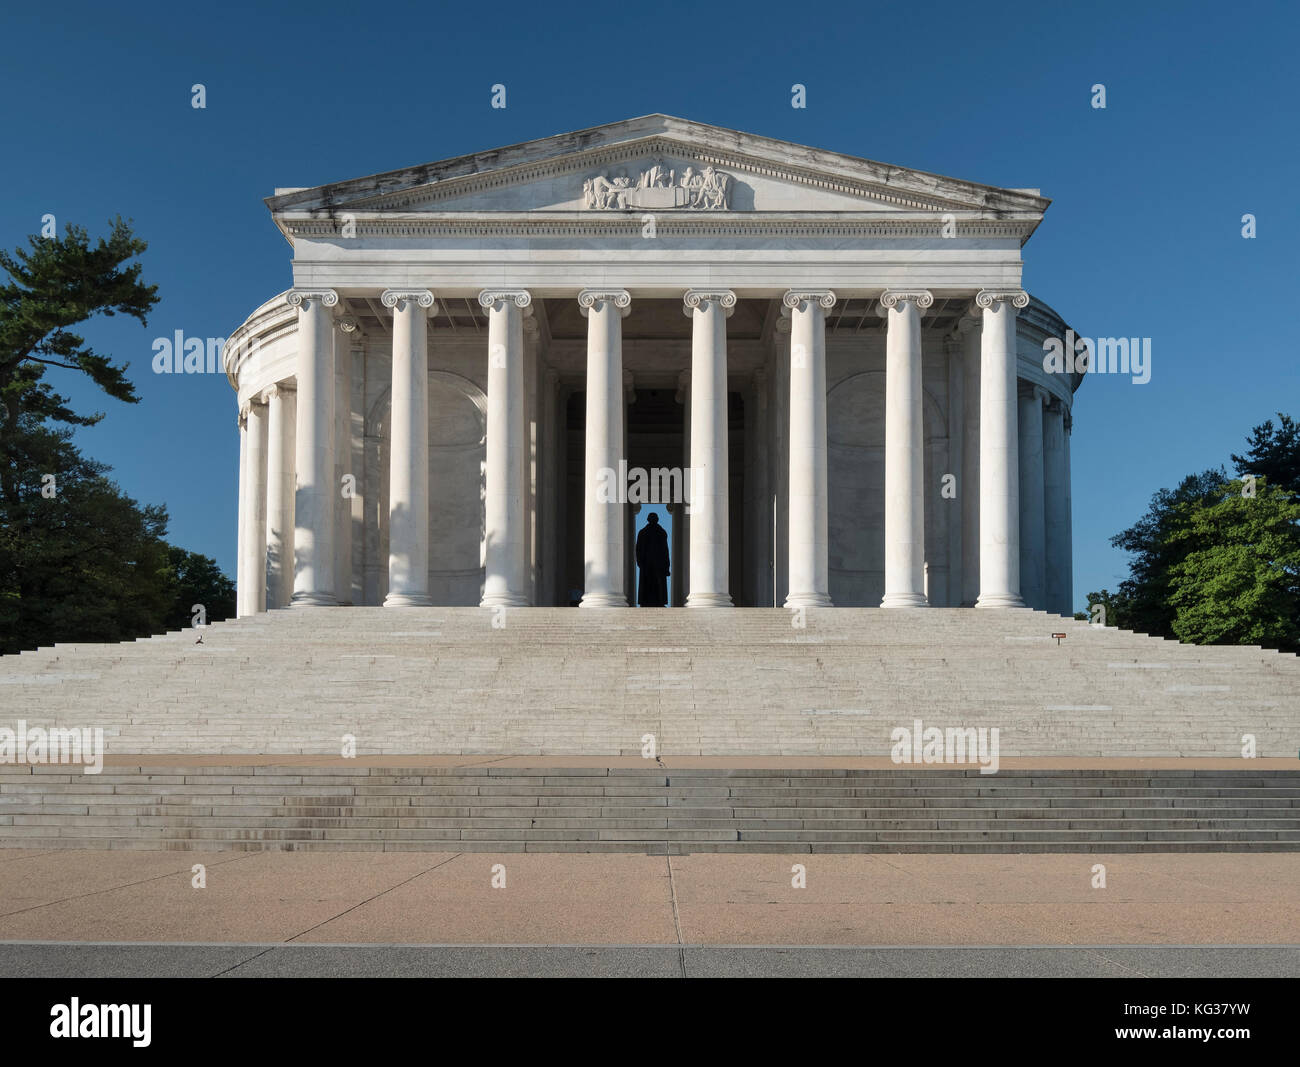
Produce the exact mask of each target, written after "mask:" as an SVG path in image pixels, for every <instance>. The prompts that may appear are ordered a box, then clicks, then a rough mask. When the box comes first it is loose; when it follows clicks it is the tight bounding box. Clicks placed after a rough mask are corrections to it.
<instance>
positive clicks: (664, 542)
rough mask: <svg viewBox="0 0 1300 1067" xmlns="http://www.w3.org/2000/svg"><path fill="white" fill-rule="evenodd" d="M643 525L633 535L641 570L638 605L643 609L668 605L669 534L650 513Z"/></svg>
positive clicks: (638, 565) (638, 584) (638, 583)
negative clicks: (638, 531)
mask: <svg viewBox="0 0 1300 1067" xmlns="http://www.w3.org/2000/svg"><path fill="white" fill-rule="evenodd" d="M645 521H646V524H645V526H644V527H642V529H641V532H640V533H639V534H637V535H636V565H637V567H638V569H639V570H640V572H641V573H640V581H638V582H637V601H636V602H637V603H638V604H639V605H641V607H643V608H663V607H667V606H668V575H669V574H671V573H672V571H671V570H670V569H669V563H670V560H669V557H668V532H667V531H666V530H665V529H664V528H663V527H662V526H660V525H659V516H658V515H657V514H655V513H654V512H653V511H652V512H650V514H649V515H647V516H646V520H645Z"/></svg>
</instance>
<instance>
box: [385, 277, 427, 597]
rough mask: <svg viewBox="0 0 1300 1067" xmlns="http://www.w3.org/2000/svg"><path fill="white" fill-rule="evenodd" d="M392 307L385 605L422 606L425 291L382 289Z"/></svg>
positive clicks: (424, 588) (424, 580)
mask: <svg viewBox="0 0 1300 1067" xmlns="http://www.w3.org/2000/svg"><path fill="white" fill-rule="evenodd" d="M380 299H381V300H382V301H383V304H384V306H385V307H390V308H392V309H393V390H392V417H391V419H390V420H389V421H390V425H391V434H390V438H389V455H390V461H389V473H388V596H387V597H385V598H384V607H386V608H388V607H422V606H425V605H427V604H430V603H432V601H431V600H430V598H429V350H428V329H429V327H428V318H427V316H426V314H425V309H427V308H430V307H432V306H433V294H432V293H431V292H429V291H428V290H427V289H422V290H414V291H406V292H402V291H396V290H392V289H388V290H385V291H384V293H383V294H382V296H381V298H380Z"/></svg>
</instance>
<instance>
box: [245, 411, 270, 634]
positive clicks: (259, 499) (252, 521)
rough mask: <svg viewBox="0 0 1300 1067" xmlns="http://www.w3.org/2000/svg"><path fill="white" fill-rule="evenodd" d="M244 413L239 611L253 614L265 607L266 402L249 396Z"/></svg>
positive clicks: (263, 609)
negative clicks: (243, 479) (244, 438)
mask: <svg viewBox="0 0 1300 1067" xmlns="http://www.w3.org/2000/svg"><path fill="white" fill-rule="evenodd" d="M244 412H245V433H246V437H247V445H248V451H247V453H246V457H245V458H246V459H247V474H248V480H247V482H246V484H245V487H244V500H243V507H242V508H241V510H240V513H239V524H240V527H241V528H242V530H243V538H242V540H241V546H242V551H243V559H242V561H241V568H240V569H241V571H242V573H243V578H242V582H243V584H242V585H241V586H240V587H239V590H238V592H239V614H240V615H256V614H257V613H258V612H262V611H265V610H266V488H267V484H266V483H267V478H266V444H267V410H266V402H265V401H264V400H263V399H262V398H261V397H253V398H252V400H250V401H249V403H248V404H247V405H246V407H245V409H244Z"/></svg>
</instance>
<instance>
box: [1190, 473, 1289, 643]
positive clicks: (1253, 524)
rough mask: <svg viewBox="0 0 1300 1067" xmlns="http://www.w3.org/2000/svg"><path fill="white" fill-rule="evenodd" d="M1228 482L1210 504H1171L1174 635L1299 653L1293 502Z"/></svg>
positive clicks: (1271, 490)
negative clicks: (1174, 559)
mask: <svg viewBox="0 0 1300 1067" xmlns="http://www.w3.org/2000/svg"><path fill="white" fill-rule="evenodd" d="M1243 487H1244V483H1243V482H1241V481H1235V482H1228V483H1226V484H1225V485H1224V486H1223V487H1222V491H1221V492H1220V493H1219V494H1218V497H1217V499H1214V500H1192V501H1188V502H1185V503H1183V504H1180V505H1178V507H1177V508H1176V518H1175V521H1174V523H1173V528H1172V529H1171V530H1170V532H1169V543H1170V545H1171V547H1172V548H1173V549H1175V550H1176V552H1177V554H1178V560H1177V562H1175V563H1174V564H1173V565H1172V566H1171V567H1170V570H1169V603H1170V606H1171V607H1172V608H1173V611H1174V617H1173V621H1172V626H1173V632H1174V634H1175V636H1177V637H1178V639H1179V640H1180V641H1190V642H1193V643H1195V644H1238V645H1244V644H1251V645H1263V646H1265V647H1267V648H1278V649H1282V650H1284V651H1290V652H1296V651H1300V499H1298V498H1297V497H1296V495H1295V494H1293V493H1290V492H1287V491H1286V490H1285V489H1283V488H1281V487H1279V486H1271V485H1268V484H1267V483H1266V482H1262V481H1261V482H1259V483H1257V484H1256V486H1255V492H1254V496H1253V497H1246V496H1243V493H1242V490H1243Z"/></svg>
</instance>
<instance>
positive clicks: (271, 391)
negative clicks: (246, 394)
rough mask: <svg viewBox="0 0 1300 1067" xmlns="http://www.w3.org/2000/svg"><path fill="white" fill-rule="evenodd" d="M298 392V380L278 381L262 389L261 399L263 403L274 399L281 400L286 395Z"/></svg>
mask: <svg viewBox="0 0 1300 1067" xmlns="http://www.w3.org/2000/svg"><path fill="white" fill-rule="evenodd" d="M297 392H298V386H297V383H296V382H292V381H283V382H276V383H275V384H274V385H272V386H268V387H267V388H266V389H263V390H262V392H261V394H260V399H261V401H262V403H263V404H269V403H270V402H271V401H272V400H279V399H282V398H284V397H288V396H293V395H294V394H295V393H297Z"/></svg>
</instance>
